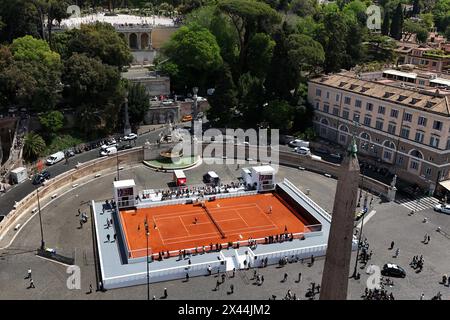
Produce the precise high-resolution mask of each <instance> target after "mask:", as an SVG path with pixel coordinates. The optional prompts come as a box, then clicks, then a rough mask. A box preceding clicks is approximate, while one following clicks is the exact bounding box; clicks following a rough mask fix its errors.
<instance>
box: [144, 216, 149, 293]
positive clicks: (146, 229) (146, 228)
mask: <svg viewBox="0 0 450 320" xmlns="http://www.w3.org/2000/svg"><path fill="white" fill-rule="evenodd" d="M144 225H145V236H146V238H147V256H146V264H147V300H150V273H149V270H148V236H149V235H150V232H149V231H148V223H147V217H145V222H144Z"/></svg>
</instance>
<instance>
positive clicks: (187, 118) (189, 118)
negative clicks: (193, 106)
mask: <svg viewBox="0 0 450 320" xmlns="http://www.w3.org/2000/svg"><path fill="white" fill-rule="evenodd" d="M187 121H192V116H191V115H187V116H184V117H183V118H181V122H187Z"/></svg>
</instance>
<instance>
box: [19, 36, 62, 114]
mask: <svg viewBox="0 0 450 320" xmlns="http://www.w3.org/2000/svg"><path fill="white" fill-rule="evenodd" d="M10 49H11V53H12V55H13V58H14V64H15V67H16V68H17V69H18V70H19V72H20V73H21V74H23V75H24V77H26V78H28V79H27V84H28V85H29V86H27V90H29V91H28V92H27V94H26V95H22V97H23V98H25V101H24V102H23V103H25V104H27V105H29V106H31V108H32V109H34V110H35V111H47V110H49V109H50V110H51V109H53V107H54V106H55V105H56V102H57V100H58V98H59V91H60V89H61V88H60V83H61V71H62V64H61V59H60V56H59V54H58V53H56V52H54V51H52V50H51V49H50V47H49V45H48V43H47V42H45V41H44V40H40V39H35V38H33V37H32V36H25V37H22V38H17V39H15V40H14V41H13V43H12V44H11V46H10Z"/></svg>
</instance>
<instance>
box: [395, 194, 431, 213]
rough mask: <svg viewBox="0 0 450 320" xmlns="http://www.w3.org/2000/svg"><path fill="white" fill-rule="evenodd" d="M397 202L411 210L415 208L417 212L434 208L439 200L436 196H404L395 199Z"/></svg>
mask: <svg viewBox="0 0 450 320" xmlns="http://www.w3.org/2000/svg"><path fill="white" fill-rule="evenodd" d="M395 202H396V203H398V204H400V205H402V206H404V207H405V208H407V209H409V210H414V211H415V212H417V211H422V210H427V209H432V208H433V207H434V206H435V205H436V204H438V203H439V200H438V199H436V198H435V197H423V198H417V199H411V198H403V199H399V200H395Z"/></svg>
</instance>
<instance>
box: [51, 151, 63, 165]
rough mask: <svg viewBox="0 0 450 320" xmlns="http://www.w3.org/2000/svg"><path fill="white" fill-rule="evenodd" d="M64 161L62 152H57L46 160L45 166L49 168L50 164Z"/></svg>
mask: <svg viewBox="0 0 450 320" xmlns="http://www.w3.org/2000/svg"><path fill="white" fill-rule="evenodd" d="M62 159H64V152H62V151H58V152H56V153H54V154H52V155H50V156H49V157H48V158H47V165H49V166H51V165H52V164H55V163H58V162H60V161H61V160H62Z"/></svg>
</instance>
